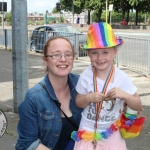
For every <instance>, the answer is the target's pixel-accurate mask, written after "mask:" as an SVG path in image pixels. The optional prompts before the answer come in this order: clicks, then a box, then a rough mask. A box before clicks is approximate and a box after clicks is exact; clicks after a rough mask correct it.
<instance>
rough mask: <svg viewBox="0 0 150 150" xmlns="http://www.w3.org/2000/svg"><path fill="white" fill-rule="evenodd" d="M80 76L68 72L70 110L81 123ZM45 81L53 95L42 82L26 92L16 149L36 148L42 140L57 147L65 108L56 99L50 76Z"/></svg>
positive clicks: (45, 143) (50, 145)
mask: <svg viewBox="0 0 150 150" xmlns="http://www.w3.org/2000/svg"><path fill="white" fill-rule="evenodd" d="M78 78H79V76H78V75H74V74H71V73H70V74H69V75H68V84H69V88H70V95H71V100H70V110H71V112H72V114H73V117H74V119H75V121H76V123H77V124H78V125H79V122H80V119H81V112H82V109H80V108H78V107H76V105H75V98H76V94H77V92H76V90H75V86H76V84H77V81H78ZM41 82H42V83H43V84H45V86H46V88H47V90H48V92H49V94H50V96H49V95H48V93H47V92H46V90H45V89H43V87H42V86H41V85H40V84H36V85H35V86H34V87H33V88H31V89H29V90H28V92H27V93H26V96H25V99H24V101H23V102H22V103H21V104H20V105H19V107H18V110H19V117H20V120H19V122H18V127H17V130H18V134H19V137H18V139H17V143H16V150H35V149H36V148H37V147H38V145H39V144H40V143H42V144H43V145H45V146H46V147H48V148H50V149H53V148H54V146H55V144H56V142H57V140H58V138H59V135H60V132H61V127H62V122H61V111H60V109H59V108H58V107H57V106H56V104H55V103H54V102H53V101H54V100H55V101H58V99H57V97H56V95H55V93H54V90H53V87H52V85H51V83H50V81H49V78H48V75H46V76H45V78H44V79H43V80H42V81H41Z"/></svg>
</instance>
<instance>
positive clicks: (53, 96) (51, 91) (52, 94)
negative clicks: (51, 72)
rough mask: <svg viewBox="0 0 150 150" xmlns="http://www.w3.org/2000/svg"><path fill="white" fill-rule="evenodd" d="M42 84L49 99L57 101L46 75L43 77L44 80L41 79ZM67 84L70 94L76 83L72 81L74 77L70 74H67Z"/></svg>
mask: <svg viewBox="0 0 150 150" xmlns="http://www.w3.org/2000/svg"><path fill="white" fill-rule="evenodd" d="M42 82H43V83H44V84H45V86H46V88H47V90H48V92H49V94H50V96H51V98H52V99H54V100H58V99H57V97H56V95H55V92H54V89H53V87H52V84H51V82H50V80H49V78H48V74H47V75H46V76H45V78H44V79H43V81H42ZM68 84H69V88H70V92H72V91H73V90H74V89H75V86H76V82H75V81H74V76H73V74H72V73H69V75H68Z"/></svg>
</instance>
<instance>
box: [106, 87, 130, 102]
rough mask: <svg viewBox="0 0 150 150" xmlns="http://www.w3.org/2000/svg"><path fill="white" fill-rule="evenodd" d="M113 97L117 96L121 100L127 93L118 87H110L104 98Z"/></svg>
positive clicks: (126, 96)
mask: <svg viewBox="0 0 150 150" xmlns="http://www.w3.org/2000/svg"><path fill="white" fill-rule="evenodd" d="M114 98H119V99H122V100H125V99H127V98H128V93H126V92H124V91H122V90H120V89H119V88H112V89H111V90H110V91H108V93H107V94H106V100H107V99H109V100H110V99H114Z"/></svg>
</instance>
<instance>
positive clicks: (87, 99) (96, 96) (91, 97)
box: [76, 92, 106, 108]
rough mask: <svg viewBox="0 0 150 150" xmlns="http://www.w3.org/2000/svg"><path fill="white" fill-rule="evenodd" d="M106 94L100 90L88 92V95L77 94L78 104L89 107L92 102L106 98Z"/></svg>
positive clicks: (80, 106)
mask: <svg viewBox="0 0 150 150" xmlns="http://www.w3.org/2000/svg"><path fill="white" fill-rule="evenodd" d="M105 98H106V96H105V95H104V94H102V93H100V92H94V93H92V92H91V93H88V94H86V95H81V94H77V97H76V105H77V106H78V107H79V108H85V107H87V106H88V105H89V104H90V103H91V102H99V101H102V100H105Z"/></svg>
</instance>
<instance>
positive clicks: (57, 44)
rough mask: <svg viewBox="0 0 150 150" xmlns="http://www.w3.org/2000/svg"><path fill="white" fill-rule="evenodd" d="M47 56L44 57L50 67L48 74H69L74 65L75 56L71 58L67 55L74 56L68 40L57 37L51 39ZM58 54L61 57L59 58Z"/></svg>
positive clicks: (62, 75) (60, 75) (61, 75)
mask: <svg viewBox="0 0 150 150" xmlns="http://www.w3.org/2000/svg"><path fill="white" fill-rule="evenodd" d="M45 56H47V57H43V60H44V63H45V65H46V66H47V68H48V75H50V76H59V77H64V76H68V74H69V73H70V71H71V70H72V67H73V57H72V58H71V59H66V57H68V56H73V50H72V47H71V45H70V43H69V42H68V41H67V40H65V39H62V38H57V39H53V40H52V41H50V42H49V44H48V47H47V52H46V54H45ZM51 56H52V57H51ZM58 56H60V58H57V57H58Z"/></svg>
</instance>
